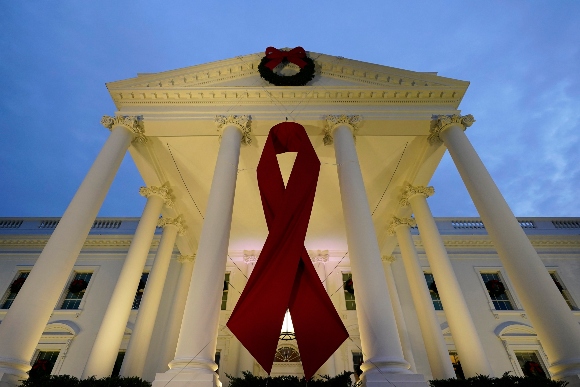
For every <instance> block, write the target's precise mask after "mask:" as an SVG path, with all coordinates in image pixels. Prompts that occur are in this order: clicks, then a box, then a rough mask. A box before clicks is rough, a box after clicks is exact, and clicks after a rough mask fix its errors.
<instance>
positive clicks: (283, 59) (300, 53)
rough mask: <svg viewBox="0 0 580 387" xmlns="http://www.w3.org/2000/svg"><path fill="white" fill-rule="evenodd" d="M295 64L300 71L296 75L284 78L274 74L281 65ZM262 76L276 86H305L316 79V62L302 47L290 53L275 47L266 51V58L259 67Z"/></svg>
mask: <svg viewBox="0 0 580 387" xmlns="http://www.w3.org/2000/svg"><path fill="white" fill-rule="evenodd" d="M287 62H291V63H294V64H295V65H296V66H298V67H300V71H299V72H298V73H296V74H294V75H289V76H284V75H279V74H276V73H275V72H274V68H275V67H276V66H278V65H279V64H280V63H287ZM258 72H259V73H260V76H261V77H262V78H264V79H265V80H266V81H268V82H270V83H271V84H273V85H276V86H304V85H306V84H307V83H308V82H310V81H311V80H312V78H314V61H313V60H312V59H310V58H309V57H308V56H306V51H304V49H303V48H302V47H296V48H293V49H292V50H290V51H281V50H278V49H276V48H274V47H268V48H267V49H266V56H264V57H263V58H262V61H261V62H260V64H259V65H258Z"/></svg>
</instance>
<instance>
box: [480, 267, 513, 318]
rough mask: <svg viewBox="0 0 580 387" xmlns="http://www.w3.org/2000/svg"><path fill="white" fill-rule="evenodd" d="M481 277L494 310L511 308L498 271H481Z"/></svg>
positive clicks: (510, 301) (511, 304)
mask: <svg viewBox="0 0 580 387" xmlns="http://www.w3.org/2000/svg"><path fill="white" fill-rule="evenodd" d="M481 279H482V280H483V283H484V284H485V288H486V289H487V294H489V298H491V301H492V302H493V307H494V308H495V309H496V310H513V309H514V307H513V303H512V300H511V297H510V295H509V292H508V290H507V289H506V287H505V285H504V283H503V281H502V279H501V277H500V275H499V272H496V273H481Z"/></svg>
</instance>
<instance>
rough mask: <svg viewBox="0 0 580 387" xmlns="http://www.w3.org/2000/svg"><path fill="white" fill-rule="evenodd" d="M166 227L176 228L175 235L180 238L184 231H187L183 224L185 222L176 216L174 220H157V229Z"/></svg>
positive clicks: (179, 216)
mask: <svg viewBox="0 0 580 387" xmlns="http://www.w3.org/2000/svg"><path fill="white" fill-rule="evenodd" d="M166 226H175V227H177V233H178V234H179V235H180V236H183V235H185V230H187V226H186V224H185V220H184V219H183V217H182V216H181V215H178V216H177V217H175V218H165V217H163V218H159V220H158V221H157V227H166Z"/></svg>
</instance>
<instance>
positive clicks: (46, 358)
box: [29, 351, 60, 377]
mask: <svg viewBox="0 0 580 387" xmlns="http://www.w3.org/2000/svg"><path fill="white" fill-rule="evenodd" d="M59 353H60V352H59V351H39V352H38V354H37V355H36V359H35V360H34V363H33V364H32V369H31V370H30V372H29V374H30V376H31V377H38V376H44V375H50V373H51V372H52V369H53V368H54V364H55V363H56V359H57V358H58V354H59Z"/></svg>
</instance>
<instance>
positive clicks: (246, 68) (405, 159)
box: [107, 52, 468, 254]
mask: <svg viewBox="0 0 580 387" xmlns="http://www.w3.org/2000/svg"><path fill="white" fill-rule="evenodd" d="M308 55H309V56H310V57H311V58H312V59H313V60H314V61H315V64H316V69H317V70H316V75H315V78H314V79H313V80H312V81H311V82H310V83H309V84H308V85H307V86H301V87H277V86H273V85H271V84H269V83H268V82H266V81H264V80H263V79H262V78H261V77H260V76H259V74H258V71H257V66H258V63H259V62H260V60H261V58H262V56H263V54H260V53H258V54H252V55H246V56H239V57H235V58H232V59H227V60H223V61H218V62H213V63H209V64H203V65H197V66H192V67H188V68H183V69H178V70H172V71H166V72H161V73H155V74H139V75H138V76H137V77H136V78H131V79H127V80H123V81H117V82H112V83H109V84H107V87H108V89H109V92H110V94H111V97H112V98H113V100H114V102H115V104H116V107H117V109H118V112H117V114H121V115H140V116H143V120H144V125H145V135H146V136H147V137H148V141H147V143H146V144H134V145H133V146H131V149H130V152H131V155H132V157H133V159H134V161H135V163H136V165H137V168H138V169H139V172H140V173H141V175H142V176H143V179H144V180H145V182H146V183H147V184H148V185H160V184H163V183H165V182H169V184H170V185H171V187H172V189H173V192H174V195H175V196H176V205H175V208H174V209H173V210H167V212H166V213H165V215H168V216H174V215H175V214H177V213H180V214H183V215H184V217H185V218H186V221H187V225H188V232H187V234H186V235H185V236H184V237H182V238H181V239H180V240H179V242H178V246H179V248H180V250H181V251H182V253H184V254H191V253H194V252H195V251H196V248H197V243H198V237H199V235H200V232H201V226H202V224H203V214H204V213H205V208H206V205H207V201H208V194H209V190H210V185H211V179H212V175H213V169H214V166H215V162H216V158H217V152H218V149H219V136H220V133H219V131H218V130H217V127H216V125H215V123H214V121H215V116H216V115H236V114H244V115H250V116H251V130H252V134H251V138H252V144H251V145H242V148H241V155H240V164H239V173H238V180H237V185H236V195H235V202H234V212H233V221H232V230H231V238H230V251H231V252H232V254H236V252H239V251H243V250H260V249H261V247H262V245H263V243H264V241H265V239H266V236H267V229H266V224H265V220H264V215H263V212H262V205H261V201H260V195H259V191H258V186H257V181H256V166H257V164H258V160H259V157H260V154H261V151H262V147H263V144H264V141H265V138H266V136H267V134H268V131H269V129H270V128H271V127H272V126H273V125H275V124H277V123H279V122H282V121H285V120H289V121H296V122H298V123H300V124H302V125H303V126H304V127H305V128H306V131H307V133H308V135H309V136H310V139H311V141H312V143H313V145H314V148H315V150H316V152H317V154H318V157H319V158H320V161H321V163H322V167H321V172H320V178H319V181H318V188H317V193H316V199H315V201H314V207H313V211H312V217H311V220H310V226H309V229H308V234H307V237H306V242H305V244H306V248H307V249H308V250H330V251H337V252H345V251H347V250H348V248H347V245H346V235H345V225H344V221H343V214H342V208H341V200H340V192H339V186H338V177H337V170H336V165H335V163H336V160H335V154H334V148H333V147H332V146H325V145H324V144H323V129H324V116H326V115H328V114H347V115H350V114H357V115H361V116H362V117H363V123H362V125H361V126H360V129H359V130H358V132H357V133H356V148H357V152H358V157H359V161H360V165H361V170H362V174H363V179H364V183H365V187H366V190H367V196H368V199H369V206H370V212H371V213H372V217H373V221H374V224H375V228H376V230H377V237H378V239H379V245H380V247H381V250H382V253H383V254H390V253H391V250H392V248H393V247H394V243H393V241H392V240H391V239H390V238H388V236H387V235H386V227H387V226H388V222H389V221H390V219H391V217H392V216H393V215H399V216H401V215H408V209H401V208H400V207H399V206H398V198H399V196H400V192H401V189H402V187H403V186H404V184H405V183H407V182H410V183H413V184H416V185H419V184H420V185H425V184H427V183H428V182H429V180H430V179H431V176H432V175H433V173H434V171H435V168H436V167H437V165H438V163H439V161H440V159H441V157H442V156H443V153H444V151H445V150H444V148H443V147H438V146H431V145H429V143H428V142H427V135H428V134H429V127H430V121H431V117H432V115H433V114H454V113H458V110H457V108H458V105H459V103H460V101H461V99H462V98H463V95H464V93H465V91H466V89H467V86H468V82H465V81H459V80H454V79H450V78H444V77H440V76H438V75H436V73H424V72H413V71H407V70H401V69H395V68H392V67H387V66H380V65H375V64H370V63H364V62H359V61H354V60H350V59H345V58H342V57H335V56H329V55H324V54H318V53H314V52H309V53H308ZM292 66H293V65H290V66H287V68H286V69H285V70H284V71H288V72H290V73H291V72H292V71H297V68H293V67H292ZM292 156H293V155H292V154H285V155H281V156H280V157H279V163H280V166H281V169H282V171H283V175H284V176H285V178H287V176H289V174H290V170H291V166H292V162H293V157H292Z"/></svg>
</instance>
